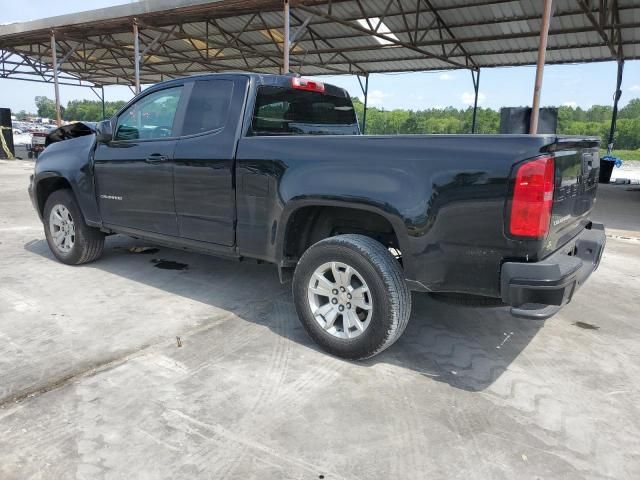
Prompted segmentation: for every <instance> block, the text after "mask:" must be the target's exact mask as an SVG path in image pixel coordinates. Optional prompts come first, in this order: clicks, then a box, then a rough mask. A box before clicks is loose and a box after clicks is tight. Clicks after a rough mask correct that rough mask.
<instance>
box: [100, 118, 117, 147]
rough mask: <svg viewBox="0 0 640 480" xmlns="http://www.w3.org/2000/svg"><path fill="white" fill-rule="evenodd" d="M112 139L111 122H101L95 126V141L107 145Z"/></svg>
mask: <svg viewBox="0 0 640 480" xmlns="http://www.w3.org/2000/svg"><path fill="white" fill-rule="evenodd" d="M112 138H113V132H112V131H111V120H103V121H102V122H100V123H98V125H96V139H97V140H98V142H102V143H107V142H110V141H111V139H112Z"/></svg>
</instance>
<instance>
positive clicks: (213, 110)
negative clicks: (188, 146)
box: [182, 80, 233, 135]
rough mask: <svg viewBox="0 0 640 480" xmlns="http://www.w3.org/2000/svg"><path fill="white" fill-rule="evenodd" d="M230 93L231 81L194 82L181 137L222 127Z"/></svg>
mask: <svg viewBox="0 0 640 480" xmlns="http://www.w3.org/2000/svg"><path fill="white" fill-rule="evenodd" d="M232 92H233V82H232V81H231V80H199V81H197V82H195V85H194V86H193V90H192V91H191V98H190V99H189V104H188V105H187V111H186V114H185V118H184V125H183V127H182V135H193V134H196V133H204V132H210V131H212V130H218V129H220V128H222V127H224V125H225V123H226V121H227V114H228V113H229V105H230V103H231V94H232Z"/></svg>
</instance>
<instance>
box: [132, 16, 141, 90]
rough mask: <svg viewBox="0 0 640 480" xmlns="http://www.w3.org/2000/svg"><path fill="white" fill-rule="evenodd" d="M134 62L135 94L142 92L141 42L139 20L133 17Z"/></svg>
mask: <svg viewBox="0 0 640 480" xmlns="http://www.w3.org/2000/svg"><path fill="white" fill-rule="evenodd" d="M133 58H134V60H133V63H134V69H135V75H136V89H135V94H136V95H137V94H139V93H140V42H139V40H138V20H137V19H135V18H134V19H133Z"/></svg>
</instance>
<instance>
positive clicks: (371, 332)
mask: <svg viewBox="0 0 640 480" xmlns="http://www.w3.org/2000/svg"><path fill="white" fill-rule="evenodd" d="M293 293H294V300H295V304H296V309H297V312H298V317H299V318H300V321H301V323H302V325H303V326H304V328H305V329H306V330H307V332H308V333H309V335H310V336H311V338H313V340H315V342H316V343H318V345H320V347H322V348H323V349H324V350H326V351H327V352H329V353H331V354H333V355H337V356H340V357H344V358H349V359H364V358H368V357H372V356H374V355H376V354H378V353H380V352H382V351H383V350H385V349H386V348H388V347H389V346H391V345H392V344H393V343H394V342H395V341H396V340H397V339H398V338H399V337H400V335H401V334H402V332H403V331H404V329H405V327H406V326H407V322H408V321H409V314H410V312H411V294H410V292H409V289H408V288H407V285H406V283H405V281H404V275H403V272H402V269H401V267H400V264H399V263H398V261H397V260H396V259H395V258H394V257H393V256H392V255H391V254H390V253H389V251H388V250H387V249H386V248H385V247H384V246H383V245H382V244H381V243H379V242H377V241H375V240H373V239H371V238H369V237H366V236H364V235H338V236H336V237H331V238H327V239H325V240H322V241H320V242H318V243H316V244H315V245H313V246H312V247H311V248H309V249H308V250H307V251H306V252H305V253H304V255H303V256H302V258H301V259H300V261H299V262H298V266H297V267H296V271H295V274H294V279H293Z"/></svg>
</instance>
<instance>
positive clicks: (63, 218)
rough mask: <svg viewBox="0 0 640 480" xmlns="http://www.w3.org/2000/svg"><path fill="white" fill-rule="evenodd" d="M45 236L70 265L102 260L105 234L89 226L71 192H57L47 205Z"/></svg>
mask: <svg viewBox="0 0 640 480" xmlns="http://www.w3.org/2000/svg"><path fill="white" fill-rule="evenodd" d="M43 220H44V224H45V225H44V233H45V236H46V237H47V243H48V244H49V248H50V249H51V251H52V252H53V254H54V255H55V257H56V258H57V259H58V260H60V261H61V262H63V263H66V264H68V265H80V264H81V263H88V262H92V261H94V260H96V259H98V258H99V257H100V256H101V255H102V249H103V247H104V233H102V232H101V231H100V230H98V229H97V228H92V227H89V226H88V225H87V224H86V223H85V222H84V218H83V216H82V212H81V211H80V208H79V207H78V204H77V202H76V199H75V197H74V196H73V193H71V190H56V191H55V192H53V193H52V194H51V195H49V197H48V198H47V201H46V202H45V205H44V215H43Z"/></svg>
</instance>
